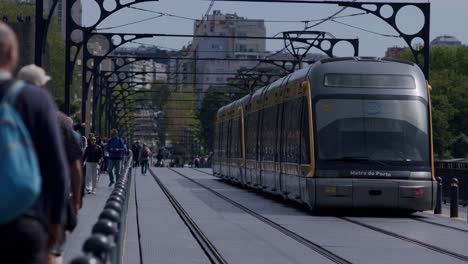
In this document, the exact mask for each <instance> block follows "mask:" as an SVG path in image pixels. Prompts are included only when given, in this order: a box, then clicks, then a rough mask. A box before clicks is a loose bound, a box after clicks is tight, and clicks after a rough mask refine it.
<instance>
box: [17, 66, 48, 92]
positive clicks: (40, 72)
mask: <svg viewBox="0 0 468 264" xmlns="http://www.w3.org/2000/svg"><path fill="white" fill-rule="evenodd" d="M17 78H18V80H23V81H27V82H30V83H32V84H34V85H36V86H37V87H45V85H46V84H47V83H48V82H49V81H50V80H51V78H50V76H49V75H47V74H46V72H45V70H44V69H42V68H41V67H39V66H37V65H35V64H30V65H26V66H24V67H23V68H21V69H20V70H19V71H18V76H17Z"/></svg>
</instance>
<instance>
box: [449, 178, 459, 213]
mask: <svg viewBox="0 0 468 264" xmlns="http://www.w3.org/2000/svg"><path fill="white" fill-rule="evenodd" d="M450 217H452V218H457V217H458V179H457V178H452V180H451V183H450Z"/></svg>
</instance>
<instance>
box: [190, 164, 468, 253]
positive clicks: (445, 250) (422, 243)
mask: <svg viewBox="0 0 468 264" xmlns="http://www.w3.org/2000/svg"><path fill="white" fill-rule="evenodd" d="M192 169H193V170H195V171H198V172H201V173H204V174H208V175H211V176H213V174H211V173H208V172H206V171H203V170H198V169H194V168H192ZM192 181H194V180H192ZM194 182H196V181H194ZM197 184H198V183H197ZM199 185H202V184H199ZM208 189H209V188H208ZM212 191H213V192H216V191H214V190H212ZM226 198H227V197H226ZM227 199H229V198H227ZM241 206H242V205H241ZM248 210H250V209H248ZM337 218H338V219H341V220H343V221H346V222H349V223H352V224H355V225H359V226H361V227H364V228H367V229H370V230H373V231H375V232H378V233H381V234H384V235H387V236H391V237H394V238H397V239H400V240H403V241H406V242H409V243H412V244H416V245H418V246H421V247H424V248H427V249H429V250H432V251H435V252H437V253H440V254H444V255H446V256H450V257H452V258H456V259H459V260H462V261H464V262H468V256H466V255H463V254H459V253H456V252H453V251H450V250H447V249H444V248H441V247H438V246H435V245H431V244H429V243H426V242H423V241H420V240H417V239H414V238H410V237H407V236H403V235H400V234H398V233H395V232H392V231H388V230H385V229H382V228H379V227H376V226H373V225H369V224H366V223H363V222H360V221H357V220H353V219H350V218H349V217H337ZM409 219H412V220H415V221H420V222H423V223H426V224H431V225H435V226H440V227H443V228H448V229H451V230H456V231H459V232H468V230H464V229H461V228H457V227H452V226H448V225H444V224H440V223H435V222H432V221H428V220H424V219H417V218H409Z"/></svg>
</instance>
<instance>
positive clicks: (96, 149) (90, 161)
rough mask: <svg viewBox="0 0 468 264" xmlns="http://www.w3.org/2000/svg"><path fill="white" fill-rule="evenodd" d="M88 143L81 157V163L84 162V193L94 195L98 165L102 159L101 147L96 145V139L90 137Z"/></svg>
mask: <svg viewBox="0 0 468 264" xmlns="http://www.w3.org/2000/svg"><path fill="white" fill-rule="evenodd" d="M89 143H90V144H89V145H88V146H87V147H86V150H85V153H84V156H83V162H86V191H87V192H88V193H93V194H95V193H96V183H97V177H98V175H97V174H98V164H99V162H100V161H101V159H102V157H103V152H102V149H101V147H100V146H99V145H98V144H96V137H91V138H90V140H89Z"/></svg>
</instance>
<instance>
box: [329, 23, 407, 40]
mask: <svg viewBox="0 0 468 264" xmlns="http://www.w3.org/2000/svg"><path fill="white" fill-rule="evenodd" d="M330 21H332V22H335V23H337V24H340V25H344V26H347V27H351V28H354V29H358V30H362V31H365V32H367V33H372V34H375V35H379V36H382V37H390V38H401V36H399V35H391V34H383V33H379V32H376V31H372V30H369V29H365V28H362V27H358V26H354V25H351V24H348V23H344V22H341V21H336V20H334V19H332V20H330Z"/></svg>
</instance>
